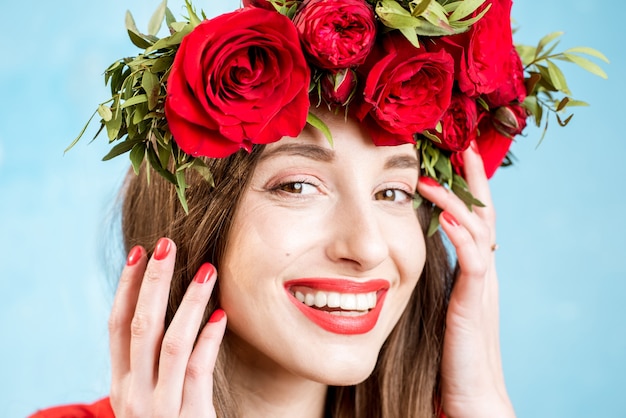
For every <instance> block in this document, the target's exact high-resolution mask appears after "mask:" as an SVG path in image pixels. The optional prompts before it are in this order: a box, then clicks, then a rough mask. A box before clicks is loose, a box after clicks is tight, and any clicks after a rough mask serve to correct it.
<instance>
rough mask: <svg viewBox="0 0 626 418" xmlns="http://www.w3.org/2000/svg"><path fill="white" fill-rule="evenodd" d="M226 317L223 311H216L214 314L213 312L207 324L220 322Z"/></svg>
mask: <svg viewBox="0 0 626 418" xmlns="http://www.w3.org/2000/svg"><path fill="white" fill-rule="evenodd" d="M225 315H226V312H224V310H223V309H216V310H215V312H213V313H212V314H211V317H210V318H209V322H213V323H215V322H220V321H221V320H222V318H224V316H225Z"/></svg>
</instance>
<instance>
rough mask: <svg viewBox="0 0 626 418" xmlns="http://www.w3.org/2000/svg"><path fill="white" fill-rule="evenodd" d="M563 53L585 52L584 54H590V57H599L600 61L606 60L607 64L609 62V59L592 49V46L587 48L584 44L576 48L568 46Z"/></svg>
mask: <svg viewBox="0 0 626 418" xmlns="http://www.w3.org/2000/svg"><path fill="white" fill-rule="evenodd" d="M564 53H565V54H568V53H572V54H585V55H591V56H592V57H596V58H599V59H601V60H602V61H604V62H606V63H607V64H609V63H610V62H609V59H608V58H607V57H606V56H605V55H604V54H603V53H602V52H600V51H598V50H596V49H593V48H589V47H586V46H579V47H576V48H570V49H568V50H566V51H564Z"/></svg>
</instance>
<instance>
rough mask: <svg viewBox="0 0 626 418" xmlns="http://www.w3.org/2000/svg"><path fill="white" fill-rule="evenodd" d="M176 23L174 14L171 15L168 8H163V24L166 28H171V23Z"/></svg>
mask: <svg viewBox="0 0 626 418" xmlns="http://www.w3.org/2000/svg"><path fill="white" fill-rule="evenodd" d="M175 22H176V17H174V14H172V11H171V10H170V8H169V7H166V8H165V23H166V24H167V26H168V27H171V26H172V24H173V23H175Z"/></svg>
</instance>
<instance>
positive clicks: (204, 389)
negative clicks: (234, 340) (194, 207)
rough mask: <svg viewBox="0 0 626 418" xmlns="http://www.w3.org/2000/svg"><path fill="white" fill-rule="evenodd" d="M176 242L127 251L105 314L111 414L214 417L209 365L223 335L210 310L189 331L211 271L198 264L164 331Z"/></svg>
mask: <svg viewBox="0 0 626 418" xmlns="http://www.w3.org/2000/svg"><path fill="white" fill-rule="evenodd" d="M175 256H176V245H175V244H174V242H173V241H172V240H170V239H168V238H162V239H160V240H159V242H158V243H157V245H156V248H155V250H154V254H153V256H152V258H151V259H150V260H148V259H147V255H146V250H145V249H144V248H142V247H139V246H137V247H134V248H133V249H132V250H131V251H130V252H129V255H128V259H127V263H126V266H125V268H124V270H123V272H122V275H121V278H120V282H119V285H118V289H117V292H116V295H115V300H114V302H113V308H112V311H111V316H110V319H109V333H110V337H109V339H110V349H111V369H112V381H111V394H110V399H111V406H112V407H113V411H114V412H115V416H116V417H154V416H159V417H179V416H180V417H215V409H214V407H213V368H214V366H215V361H216V358H217V354H218V351H219V346H220V343H221V341H222V337H223V336H224V330H225V328H226V319H225V314H224V311H222V310H221V309H218V310H216V311H215V312H214V313H213V314H212V316H211V318H210V319H209V322H208V323H207V324H206V325H205V326H204V328H203V329H202V331H201V332H200V335H199V336H198V339H197V342H196V343H195V346H194V342H195V341H196V336H197V335H198V330H199V328H200V324H201V321H202V316H203V314H204V311H205V308H206V306H207V303H208V301H209V297H210V296H211V292H212V290H213V287H214V285H215V280H216V278H217V274H216V272H215V268H214V267H213V266H212V265H211V264H209V263H206V264H204V265H202V266H201V267H200V269H199V270H198V272H197V273H196V276H195V277H194V280H193V281H192V282H191V283H190V285H189V287H188V289H187V291H186V293H185V296H184V298H183V300H182V303H181V304H180V307H179V309H178V311H177V312H176V314H175V316H174V318H173V320H172V322H171V324H170V326H169V327H168V329H167V331H165V330H164V320H165V311H166V306H167V303H168V295H169V290H170V283H171V280H172V274H173V271H174V260H175Z"/></svg>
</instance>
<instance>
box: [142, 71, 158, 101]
mask: <svg viewBox="0 0 626 418" xmlns="http://www.w3.org/2000/svg"><path fill="white" fill-rule="evenodd" d="M141 87H142V88H143V90H144V91H145V92H146V96H147V97H148V109H149V110H154V108H155V107H156V105H157V103H158V102H159V93H161V83H160V82H159V77H157V76H156V75H154V74H152V72H150V71H144V73H143V77H142V78H141Z"/></svg>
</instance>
